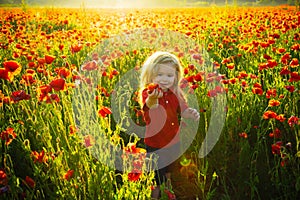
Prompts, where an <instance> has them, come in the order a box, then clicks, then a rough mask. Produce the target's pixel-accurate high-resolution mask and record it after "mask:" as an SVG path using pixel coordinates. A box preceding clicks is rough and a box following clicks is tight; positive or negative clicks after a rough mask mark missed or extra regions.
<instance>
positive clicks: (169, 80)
mask: <svg viewBox="0 0 300 200" xmlns="http://www.w3.org/2000/svg"><path fill="white" fill-rule="evenodd" d="M175 79H176V70H175V67H173V66H172V65H170V64H160V65H159V66H158V71H157V74H156V76H154V77H153V80H152V82H153V83H157V84H158V85H159V87H160V88H161V89H162V90H163V91H166V90H168V89H169V88H170V87H172V86H173V85H174V83H175Z"/></svg>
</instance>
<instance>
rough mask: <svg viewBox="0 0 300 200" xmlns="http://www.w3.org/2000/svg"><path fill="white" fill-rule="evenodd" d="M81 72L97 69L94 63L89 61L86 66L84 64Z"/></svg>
mask: <svg viewBox="0 0 300 200" xmlns="http://www.w3.org/2000/svg"><path fill="white" fill-rule="evenodd" d="M81 69H82V70H83V71H93V70H97V69H98V65H97V62H96V61H94V60H93V61H90V62H88V63H86V64H84V65H83V66H82V68H81Z"/></svg>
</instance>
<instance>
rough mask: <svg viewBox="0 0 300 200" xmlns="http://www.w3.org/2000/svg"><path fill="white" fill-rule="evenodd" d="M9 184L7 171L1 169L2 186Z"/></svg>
mask: <svg viewBox="0 0 300 200" xmlns="http://www.w3.org/2000/svg"><path fill="white" fill-rule="evenodd" d="M7 182H8V178H7V175H6V173H5V171H4V170H3V169H0V185H7ZM0 194H1V193H0Z"/></svg>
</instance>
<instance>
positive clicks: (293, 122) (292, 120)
mask: <svg viewBox="0 0 300 200" xmlns="http://www.w3.org/2000/svg"><path fill="white" fill-rule="evenodd" d="M288 124H289V126H290V127H293V126H294V125H298V124H299V118H298V117H296V116H291V117H290V118H289V119H288Z"/></svg>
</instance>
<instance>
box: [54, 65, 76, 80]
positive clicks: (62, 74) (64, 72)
mask: <svg viewBox="0 0 300 200" xmlns="http://www.w3.org/2000/svg"><path fill="white" fill-rule="evenodd" d="M55 72H56V73H57V75H58V76H60V77H61V78H69V77H70V76H71V75H72V74H71V72H70V70H69V69H67V68H65V67H60V68H56V69H55Z"/></svg>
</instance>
